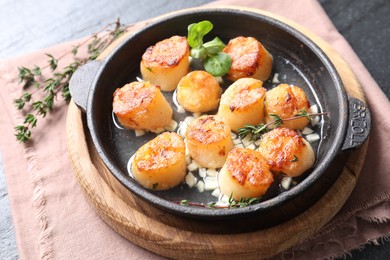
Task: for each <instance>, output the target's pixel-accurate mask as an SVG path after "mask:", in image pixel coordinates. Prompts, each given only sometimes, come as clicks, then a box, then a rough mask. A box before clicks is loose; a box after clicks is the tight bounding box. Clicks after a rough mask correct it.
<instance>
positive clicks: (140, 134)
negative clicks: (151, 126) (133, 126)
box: [134, 130, 146, 137]
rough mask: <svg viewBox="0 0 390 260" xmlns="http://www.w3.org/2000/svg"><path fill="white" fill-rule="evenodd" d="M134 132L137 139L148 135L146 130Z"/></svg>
mask: <svg viewBox="0 0 390 260" xmlns="http://www.w3.org/2000/svg"><path fill="white" fill-rule="evenodd" d="M134 132H135V136H136V137H139V136H143V135H144V134H146V132H145V131H144V130H134Z"/></svg>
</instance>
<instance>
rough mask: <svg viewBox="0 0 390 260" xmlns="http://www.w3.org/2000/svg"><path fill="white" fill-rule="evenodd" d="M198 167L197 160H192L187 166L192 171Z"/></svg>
mask: <svg viewBox="0 0 390 260" xmlns="http://www.w3.org/2000/svg"><path fill="white" fill-rule="evenodd" d="M198 168H199V165H198V164H197V163H196V162H194V161H192V162H191V163H190V164H189V165H188V166H187V169H188V171H190V172H194V171H196V170H198Z"/></svg>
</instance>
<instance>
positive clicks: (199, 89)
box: [177, 70, 222, 113]
mask: <svg viewBox="0 0 390 260" xmlns="http://www.w3.org/2000/svg"><path fill="white" fill-rule="evenodd" d="M221 94H222V88H221V86H220V85H219V83H218V81H217V80H216V79H215V78H214V77H213V76H212V75H211V74H209V73H207V72H206V71H202V70H195V71H192V72H190V73H188V74H187V75H186V76H184V77H183V78H181V80H180V82H179V84H178V86H177V101H178V102H179V104H180V105H181V106H182V107H184V109H185V110H187V111H190V112H193V113H196V112H201V113H202V112H208V111H210V110H213V109H216V108H217V107H218V104H219V100H220V98H221Z"/></svg>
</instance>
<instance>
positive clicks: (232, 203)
mask: <svg viewBox="0 0 390 260" xmlns="http://www.w3.org/2000/svg"><path fill="white" fill-rule="evenodd" d="M232 195H233V194H231V195H230V197H229V200H228V204H227V205H218V204H216V202H210V203H207V204H203V203H198V202H191V201H188V200H181V201H179V202H176V203H178V204H180V205H182V206H196V207H203V208H213V209H228V208H243V207H247V206H251V205H253V204H256V203H258V202H259V201H260V198H247V199H246V198H241V199H240V200H234V199H233V197H232Z"/></svg>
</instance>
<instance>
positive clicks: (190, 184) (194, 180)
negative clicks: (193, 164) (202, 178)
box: [185, 172, 198, 188]
mask: <svg viewBox="0 0 390 260" xmlns="http://www.w3.org/2000/svg"><path fill="white" fill-rule="evenodd" d="M185 181H186V183H187V185H188V187H190V188H192V187H194V186H195V184H196V183H197V181H198V179H197V178H196V177H195V176H194V175H193V174H192V172H190V173H188V174H187V175H186V178H185Z"/></svg>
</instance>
